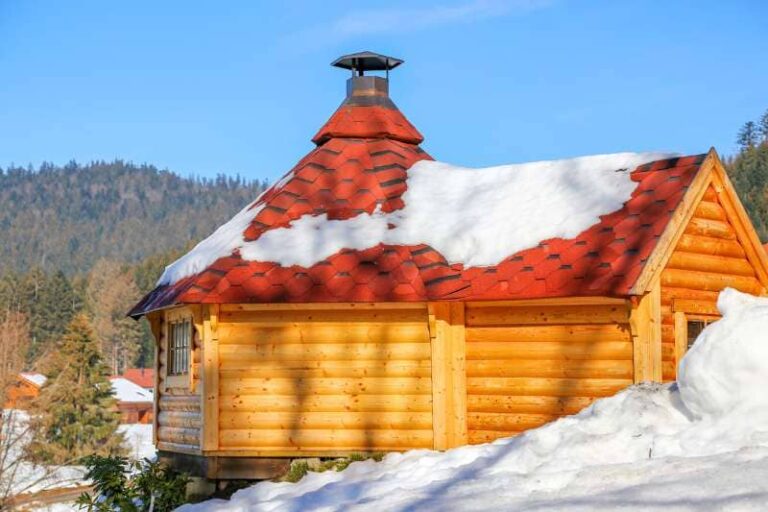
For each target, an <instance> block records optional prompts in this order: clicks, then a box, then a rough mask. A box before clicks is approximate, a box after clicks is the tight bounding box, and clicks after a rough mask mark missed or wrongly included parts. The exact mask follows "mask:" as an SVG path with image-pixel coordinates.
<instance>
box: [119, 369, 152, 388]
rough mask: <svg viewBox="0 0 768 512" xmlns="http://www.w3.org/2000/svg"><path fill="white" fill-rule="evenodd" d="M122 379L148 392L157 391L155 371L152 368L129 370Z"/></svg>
mask: <svg viewBox="0 0 768 512" xmlns="http://www.w3.org/2000/svg"><path fill="white" fill-rule="evenodd" d="M122 377H123V378H124V379H128V380H129V381H131V382H133V383H134V384H136V385H138V386H141V387H142V388H144V389H146V390H148V391H153V390H154V389H155V370H153V369H152V368H128V369H126V370H125V371H124V372H123V375H122Z"/></svg>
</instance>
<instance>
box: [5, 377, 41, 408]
mask: <svg viewBox="0 0 768 512" xmlns="http://www.w3.org/2000/svg"><path fill="white" fill-rule="evenodd" d="M46 380H48V379H47V377H46V376H45V375H43V374H42V373H35V372H21V373H20V374H19V375H18V377H17V379H16V382H14V383H13V384H11V385H10V386H9V388H8V390H7V391H6V401H5V404H4V405H3V408H4V409H22V410H27V409H29V406H30V404H31V403H32V400H34V399H35V398H37V397H38V396H40V388H42V387H43V385H44V384H45V382H46Z"/></svg>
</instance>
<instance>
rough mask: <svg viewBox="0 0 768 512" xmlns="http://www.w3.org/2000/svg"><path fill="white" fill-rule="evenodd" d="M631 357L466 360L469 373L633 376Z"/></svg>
mask: <svg viewBox="0 0 768 512" xmlns="http://www.w3.org/2000/svg"><path fill="white" fill-rule="evenodd" d="M633 375H634V372H633V370H632V361H630V360H623V361H611V360H589V359H586V360H585V359H540V360H535V359H500V360H497V359H490V360H489V359H484V360H470V361H467V377H556V378H572V379H581V378H609V379H610V378H616V379H631V378H633Z"/></svg>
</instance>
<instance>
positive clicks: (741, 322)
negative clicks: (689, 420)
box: [679, 289, 768, 419]
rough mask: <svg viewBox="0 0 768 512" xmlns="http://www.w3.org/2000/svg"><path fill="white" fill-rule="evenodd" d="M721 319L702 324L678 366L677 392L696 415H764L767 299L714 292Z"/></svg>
mask: <svg viewBox="0 0 768 512" xmlns="http://www.w3.org/2000/svg"><path fill="white" fill-rule="evenodd" d="M717 307H718V309H719V310H720V312H721V313H722V314H723V319H722V320H721V321H719V322H716V323H715V324H713V325H712V326H710V327H709V328H707V329H706V330H705V331H704V332H703V333H702V334H701V336H700V337H699V339H698V340H696V343H695V344H694V346H693V347H691V350H690V352H689V353H688V355H687V356H686V357H685V359H683V361H682V364H681V365H680V372H679V373H680V379H679V387H680V395H681V396H682V398H683V400H684V402H685V405H686V407H687V408H688V410H689V411H691V413H693V414H694V415H695V416H696V417H697V418H713V419H716V418H718V417H722V416H725V415H728V414H731V413H735V409H739V410H740V411H739V412H740V413H742V414H761V413H762V414H764V415H765V414H767V413H768V392H767V390H768V330H766V327H767V326H768V300H766V299H760V298H756V297H752V296H750V295H745V294H743V293H739V292H737V291H735V290H731V289H728V290H725V291H724V292H722V293H721V294H720V297H719V298H718V301H717Z"/></svg>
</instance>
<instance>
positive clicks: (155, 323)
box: [147, 312, 164, 447]
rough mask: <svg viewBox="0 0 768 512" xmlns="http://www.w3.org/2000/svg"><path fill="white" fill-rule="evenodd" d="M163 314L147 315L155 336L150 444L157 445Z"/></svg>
mask: <svg viewBox="0 0 768 512" xmlns="http://www.w3.org/2000/svg"><path fill="white" fill-rule="evenodd" d="M163 316H164V313H162V312H160V313H158V312H154V313H149V314H148V315H147V321H148V322H149V329H150V331H152V336H153V337H154V338H155V375H154V378H153V380H154V382H153V383H152V385H153V388H154V390H153V395H152V396H153V398H152V444H154V445H155V447H157V429H158V428H159V427H160V424H159V422H158V415H159V413H160V408H159V403H160V344H161V343H163Z"/></svg>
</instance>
